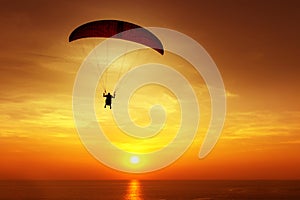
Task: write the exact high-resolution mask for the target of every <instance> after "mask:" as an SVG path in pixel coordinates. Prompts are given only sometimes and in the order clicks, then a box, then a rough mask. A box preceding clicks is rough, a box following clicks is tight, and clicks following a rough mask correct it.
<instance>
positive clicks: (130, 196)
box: [124, 180, 143, 200]
mask: <svg viewBox="0 0 300 200" xmlns="http://www.w3.org/2000/svg"><path fill="white" fill-rule="evenodd" d="M124 200H143V198H142V193H141V185H140V182H139V181H138V180H131V181H130V182H129V183H128V187H127V193H126V196H125V198H124Z"/></svg>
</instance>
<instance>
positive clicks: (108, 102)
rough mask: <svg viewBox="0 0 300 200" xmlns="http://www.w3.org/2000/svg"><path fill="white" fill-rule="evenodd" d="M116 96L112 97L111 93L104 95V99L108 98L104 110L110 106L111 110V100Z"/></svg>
mask: <svg viewBox="0 0 300 200" xmlns="http://www.w3.org/2000/svg"><path fill="white" fill-rule="evenodd" d="M115 96H116V95H115V94H114V96H112V95H111V94H110V93H108V94H106V91H105V92H104V93H103V97H106V99H105V105H104V108H106V106H109V107H110V109H111V99H112V98H115Z"/></svg>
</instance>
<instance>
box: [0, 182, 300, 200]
mask: <svg viewBox="0 0 300 200" xmlns="http://www.w3.org/2000/svg"><path fill="white" fill-rule="evenodd" d="M0 199H1V200H2V199H5V200H22V199H26V200H27V199H28V200H35V199H43V200H54V199H57V200H58V199H59V200H61V199H62V200H66V199H70V200H76V199H80V200H85V199H86V200H94V199H97V200H118V199H120V200H163V199H166V200H169V199H170V200H173V199H174V200H176V199H183V200H189V199H191V200H204V199H205V200H208V199H211V200H212V199H223V200H224V199H225V200H226V199H300V181H177V180H176V181H174V180H172V181H156V180H155V181H139V180H129V181H125V180H124V181H0Z"/></svg>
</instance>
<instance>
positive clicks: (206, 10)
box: [0, 0, 300, 179]
mask: <svg viewBox="0 0 300 200" xmlns="http://www.w3.org/2000/svg"><path fill="white" fill-rule="evenodd" d="M264 2H265V3H262V2H261V1H258V0H257V1H221V0H220V1H210V3H207V2H206V1H203V2H202V1H174V0H172V1H162V2H160V1H157V3H155V2H154V1H121V0H119V1H118V0H116V1H103V2H101V1H98V0H97V1H84V3H83V1H69V2H67V1H43V2H41V1H19V3H15V2H14V3H13V2H11V1H2V2H1V8H0V10H1V18H0V24H1V32H0V36H1V40H0V45H1V48H0V51H1V53H0V68H1V73H0V82H1V83H0V93H1V97H0V108H1V114H0V158H1V165H0V179H125V178H141V179H299V178H300V171H299V166H300V157H299V151H300V125H299V121H300V107H299V102H300V95H299V85H300V82H299V78H298V75H299V74H300V61H299V52H300V51H299V46H300V40H299V35H300V28H299V20H300V13H299V11H298V10H299V6H300V4H299V2H298V1H264ZM96 19H120V20H125V21H130V22H133V23H136V24H139V25H142V26H156V27H165V28H171V29H174V30H177V31H180V32H182V33H184V34H186V35H188V36H190V37H192V38H193V39H195V40H196V41H198V42H199V43H200V44H201V45H203V47H204V48H205V49H206V50H207V51H208V53H209V54H210V55H211V56H212V58H213V59H214V61H215V62H216V64H217V66H218V68H219V70H220V72H221V74H222V77H223V80H224V84H225V87H226V90H227V93H228V94H230V95H229V96H228V99H227V118H226V123H225V127H224V130H223V132H222V135H221V138H220V140H219V142H218V143H217V145H216V147H215V148H214V149H213V151H212V152H211V153H210V154H209V155H208V156H207V157H206V158H205V159H203V160H200V159H198V156H197V155H198V151H199V145H201V142H202V139H203V137H202V136H203V135H201V133H202V129H201V128H202V127H201V128H200V129H199V136H197V138H196V141H195V142H194V143H193V145H192V146H191V148H190V149H189V150H188V151H187V152H186V153H185V154H184V155H183V157H181V158H180V159H179V160H178V161H177V162H175V163H174V164H172V165H171V166H169V167H167V168H165V169H162V170H159V171H157V172H153V173H147V174H142V175H132V174H126V173H122V172H117V171H115V170H112V169H110V168H108V167H106V166H104V165H102V164H101V163H99V162H98V161H97V160H96V159H94V158H93V157H92V156H91V155H90V154H89V153H88V152H87V151H86V149H85V148H84V146H83V145H82V144H81V142H80V139H79V137H78V135H77V132H76V129H75V125H74V122H73V115H72V90H73V83H74V80H75V76H76V72H77V70H78V69H79V67H80V64H81V62H82V59H83V57H84V56H86V55H85V54H87V52H88V50H87V49H83V48H82V46H80V45H76V44H72V45H71V44H69V43H68V35H69V34H70V32H71V31H72V30H73V29H74V28H75V27H77V26H78V25H80V24H83V23H85V22H88V21H93V20H96ZM78 56H79V57H78ZM187 73H188V72H187ZM193 84H194V86H195V87H196V85H195V84H196V83H193ZM199 98H201V97H199ZM108 112H109V111H108ZM171 125H172V124H171Z"/></svg>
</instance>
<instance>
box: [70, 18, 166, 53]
mask: <svg viewBox="0 0 300 200" xmlns="http://www.w3.org/2000/svg"><path fill="white" fill-rule="evenodd" d="M89 37H115V38H119V39H123V40H129V41H132V42H136V43H140V44H143V45H145V46H148V47H150V48H152V49H154V50H155V51H157V52H158V53H160V54H161V55H163V54H164V49H163V45H162V43H161V42H160V40H159V39H158V38H157V37H156V36H155V35H154V34H153V33H151V32H150V31H148V30H147V29H145V28H143V27H141V26H139V25H136V24H132V23H130V22H125V21H119V20H99V21H93V22H88V23H86V24H83V25H81V26H79V27H77V28H76V29H75V30H74V31H73V32H72V33H71V34H70V36H69V42H72V41H74V40H78V39H81V38H89Z"/></svg>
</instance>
